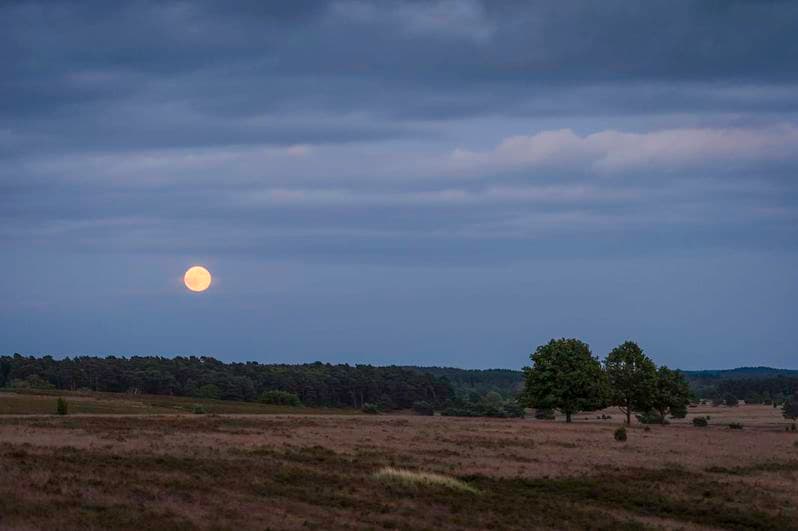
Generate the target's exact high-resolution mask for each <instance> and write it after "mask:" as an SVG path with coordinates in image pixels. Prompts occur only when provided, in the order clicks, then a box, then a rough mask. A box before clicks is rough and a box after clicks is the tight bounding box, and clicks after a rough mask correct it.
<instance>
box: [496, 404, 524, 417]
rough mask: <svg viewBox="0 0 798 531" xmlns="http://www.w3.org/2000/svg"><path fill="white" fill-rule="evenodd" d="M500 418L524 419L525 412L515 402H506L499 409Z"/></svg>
mask: <svg viewBox="0 0 798 531" xmlns="http://www.w3.org/2000/svg"><path fill="white" fill-rule="evenodd" d="M501 412H502V416H503V417H505V418H520V419H522V418H524V417H525V416H526V410H525V409H524V407H523V406H522V405H521V404H519V403H518V402H517V401H515V400H507V401H506V402H505V403H504V404H503V405H502V407H501Z"/></svg>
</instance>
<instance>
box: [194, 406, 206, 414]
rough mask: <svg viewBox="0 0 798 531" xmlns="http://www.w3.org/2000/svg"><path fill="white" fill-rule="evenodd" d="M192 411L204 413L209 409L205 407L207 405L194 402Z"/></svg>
mask: <svg viewBox="0 0 798 531" xmlns="http://www.w3.org/2000/svg"><path fill="white" fill-rule="evenodd" d="M191 412H192V413H194V414H195V415H204V414H205V413H207V412H208V411H207V410H206V409H205V406H203V405H202V404H194V405H192V406H191Z"/></svg>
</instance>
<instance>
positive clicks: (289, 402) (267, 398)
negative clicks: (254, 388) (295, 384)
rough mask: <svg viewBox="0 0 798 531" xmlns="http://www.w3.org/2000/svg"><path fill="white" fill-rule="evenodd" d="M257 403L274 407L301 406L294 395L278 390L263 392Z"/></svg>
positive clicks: (300, 402)
mask: <svg viewBox="0 0 798 531" xmlns="http://www.w3.org/2000/svg"><path fill="white" fill-rule="evenodd" d="M258 402H261V403H263V404H272V405H276V406H301V405H302V401H301V400H299V397H298V396H297V395H295V394H294V393H289V392H288V391H280V390H279V389H272V390H270V391H264V392H263V393H261V395H260V396H259V397H258Z"/></svg>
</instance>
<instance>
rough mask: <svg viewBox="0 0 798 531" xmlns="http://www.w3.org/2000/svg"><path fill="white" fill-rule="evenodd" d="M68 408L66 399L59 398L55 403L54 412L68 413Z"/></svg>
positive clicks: (59, 413)
mask: <svg viewBox="0 0 798 531" xmlns="http://www.w3.org/2000/svg"><path fill="white" fill-rule="evenodd" d="M68 409H69V407H68V405H67V401H66V400H64V399H63V398H59V399H58V402H56V403H55V412H56V413H57V414H58V415H66V414H67V413H68Z"/></svg>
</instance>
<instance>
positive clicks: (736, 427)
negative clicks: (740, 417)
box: [729, 422, 743, 430]
mask: <svg viewBox="0 0 798 531" xmlns="http://www.w3.org/2000/svg"><path fill="white" fill-rule="evenodd" d="M729 429H730V430H741V429H743V425H742V424H740V423H739V422H732V423H730V424H729Z"/></svg>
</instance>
